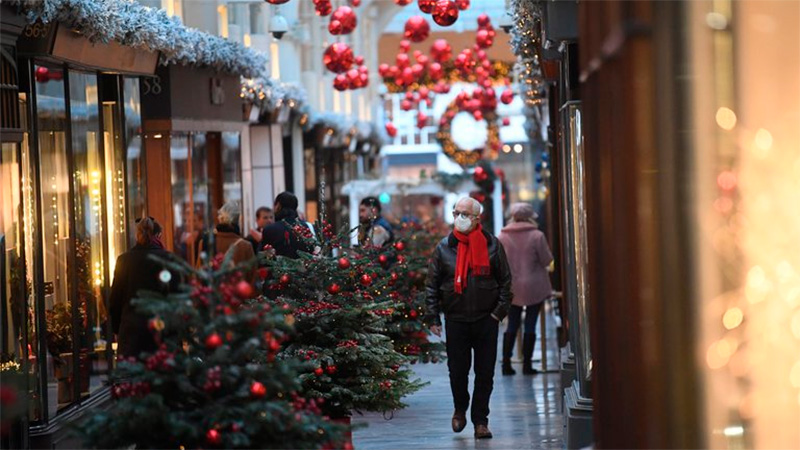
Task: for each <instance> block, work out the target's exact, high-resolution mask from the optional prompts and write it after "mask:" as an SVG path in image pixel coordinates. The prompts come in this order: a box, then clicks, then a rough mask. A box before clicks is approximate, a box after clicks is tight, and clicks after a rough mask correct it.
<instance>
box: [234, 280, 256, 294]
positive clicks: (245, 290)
mask: <svg viewBox="0 0 800 450" xmlns="http://www.w3.org/2000/svg"><path fill="white" fill-rule="evenodd" d="M255 293H256V290H255V289H254V288H253V285H252V284H250V283H248V282H247V281H244V280H242V281H240V282H238V283H236V295H237V296H238V297H239V298H252V297H253V295H255Z"/></svg>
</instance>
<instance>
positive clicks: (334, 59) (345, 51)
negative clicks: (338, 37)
mask: <svg viewBox="0 0 800 450" xmlns="http://www.w3.org/2000/svg"><path fill="white" fill-rule="evenodd" d="M354 60H355V56H354V55H353V50H352V49H351V48H350V47H349V46H348V45H347V44H345V43H343V42H336V43H334V44H331V45H330V46H329V47H328V48H327V49H326V50H325V53H324V54H323V55H322V62H323V63H324V64H325V67H327V68H328V70H330V71H331V72H334V73H344V72H347V71H348V70H350V67H352V66H353V62H354Z"/></svg>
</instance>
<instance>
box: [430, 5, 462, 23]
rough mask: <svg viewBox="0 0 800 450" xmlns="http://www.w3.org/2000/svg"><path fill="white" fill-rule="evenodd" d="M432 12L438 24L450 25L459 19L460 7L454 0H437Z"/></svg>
mask: <svg viewBox="0 0 800 450" xmlns="http://www.w3.org/2000/svg"><path fill="white" fill-rule="evenodd" d="M431 14H432V16H433V21H434V22H436V23H437V24H438V25H440V26H443V27H449V26H450V25H452V24H454V23H456V20H458V7H457V6H456V3H455V2H454V1H453V0H436V5H435V6H434V7H433V12H432V13H431Z"/></svg>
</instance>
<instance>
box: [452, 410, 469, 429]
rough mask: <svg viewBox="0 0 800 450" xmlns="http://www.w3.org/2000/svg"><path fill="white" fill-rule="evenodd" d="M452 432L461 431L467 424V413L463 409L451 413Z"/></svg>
mask: <svg viewBox="0 0 800 450" xmlns="http://www.w3.org/2000/svg"><path fill="white" fill-rule="evenodd" d="M452 425H453V432H455V433H461V432H462V431H463V430H464V428H465V427H466V426H467V413H466V412H463V411H456V412H454V413H453V421H452Z"/></svg>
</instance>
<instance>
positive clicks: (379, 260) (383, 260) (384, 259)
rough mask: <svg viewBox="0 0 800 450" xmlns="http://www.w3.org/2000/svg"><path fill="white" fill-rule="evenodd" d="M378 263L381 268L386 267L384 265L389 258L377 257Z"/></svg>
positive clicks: (384, 256)
mask: <svg viewBox="0 0 800 450" xmlns="http://www.w3.org/2000/svg"><path fill="white" fill-rule="evenodd" d="M378 262H379V263H380V264H381V265H382V266H385V265H386V264H387V263H388V262H389V257H388V256H386V255H379V256H378Z"/></svg>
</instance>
